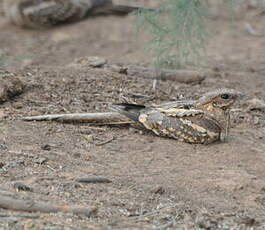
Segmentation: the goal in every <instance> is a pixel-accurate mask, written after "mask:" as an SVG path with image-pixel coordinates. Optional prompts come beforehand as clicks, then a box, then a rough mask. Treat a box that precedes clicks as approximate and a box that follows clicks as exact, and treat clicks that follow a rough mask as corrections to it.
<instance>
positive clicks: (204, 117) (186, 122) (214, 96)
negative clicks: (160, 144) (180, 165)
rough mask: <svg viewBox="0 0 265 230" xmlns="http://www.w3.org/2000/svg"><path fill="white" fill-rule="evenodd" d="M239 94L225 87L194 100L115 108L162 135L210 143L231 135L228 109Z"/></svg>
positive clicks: (115, 106) (116, 106) (185, 140)
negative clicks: (229, 132)
mask: <svg viewBox="0 0 265 230" xmlns="http://www.w3.org/2000/svg"><path fill="white" fill-rule="evenodd" d="M238 96H239V93H238V92H236V91H234V90H230V89H222V90H218V91H213V92H210V93H208V94H206V95H205V96H203V97H201V98H199V99H198V100H194V101H191V100H190V101H187V100H186V101H175V102H169V103H164V104H161V105H156V106H152V107H147V106H143V105H133V104H117V105H114V107H113V108H114V109H115V110H116V111H118V112H120V113H122V114H124V115H126V116H127V117H129V118H130V119H132V120H134V121H137V122H139V123H141V124H142V125H143V126H144V127H145V128H147V129H149V130H151V131H153V132H154V133H155V134H157V135H159V136H165V137H171V138H175V139H177V140H180V141H184V142H188V143H201V144H208V143H212V142H215V141H218V140H220V139H221V140H222V139H225V138H226V136H227V135H228V130H229V126H230V121H229V108H230V106H231V105H232V104H233V103H234V101H235V100H236V99H237V97H238ZM222 97H224V98H225V97H228V99H224V98H222Z"/></svg>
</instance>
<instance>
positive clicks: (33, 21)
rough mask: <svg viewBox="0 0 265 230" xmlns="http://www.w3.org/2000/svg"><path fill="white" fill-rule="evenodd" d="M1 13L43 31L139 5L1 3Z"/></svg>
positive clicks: (71, 0)
mask: <svg viewBox="0 0 265 230" xmlns="http://www.w3.org/2000/svg"><path fill="white" fill-rule="evenodd" d="M3 8H4V14H5V16H6V18H7V19H8V20H9V21H10V22H12V23H14V24H15V25H18V26H22V27H28V28H35V29H38V28H43V27H50V26H53V25H57V24H61V23H68V22H75V21H79V20H81V19H83V18H84V17H86V16H87V15H91V14H94V13H120V14H121V13H129V12H131V11H133V10H135V9H138V8H139V6H137V5H134V4H129V3H127V4H119V3H117V4H115V0H4V3H3Z"/></svg>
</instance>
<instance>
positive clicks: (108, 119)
mask: <svg viewBox="0 0 265 230" xmlns="http://www.w3.org/2000/svg"><path fill="white" fill-rule="evenodd" d="M21 119H22V120H24V121H49V120H56V121H60V122H88V123H100V124H130V123H132V121H130V120H128V119H127V118H126V117H124V116H123V115H121V114H119V113H116V112H106V113H69V114H48V115H39V116H30V117H22V118H21Z"/></svg>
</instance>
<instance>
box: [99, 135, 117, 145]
mask: <svg viewBox="0 0 265 230" xmlns="http://www.w3.org/2000/svg"><path fill="white" fill-rule="evenodd" d="M114 139H115V138H114V137H111V138H109V139H107V140H104V141H102V142H98V143H95V145H96V146H101V145H105V144H108V143H110V142H111V141H113V140H114Z"/></svg>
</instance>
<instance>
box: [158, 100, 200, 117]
mask: <svg viewBox="0 0 265 230" xmlns="http://www.w3.org/2000/svg"><path fill="white" fill-rule="evenodd" d="M154 108H155V109H156V110H158V111H159V112H161V113H163V114H165V115H166V116H170V117H185V116H195V115H199V114H204V111H203V110H200V109H198V108H197V107H196V105H195V104H194V103H193V101H186V100H185V101H174V102H167V103H163V104H160V105H157V106H154Z"/></svg>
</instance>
